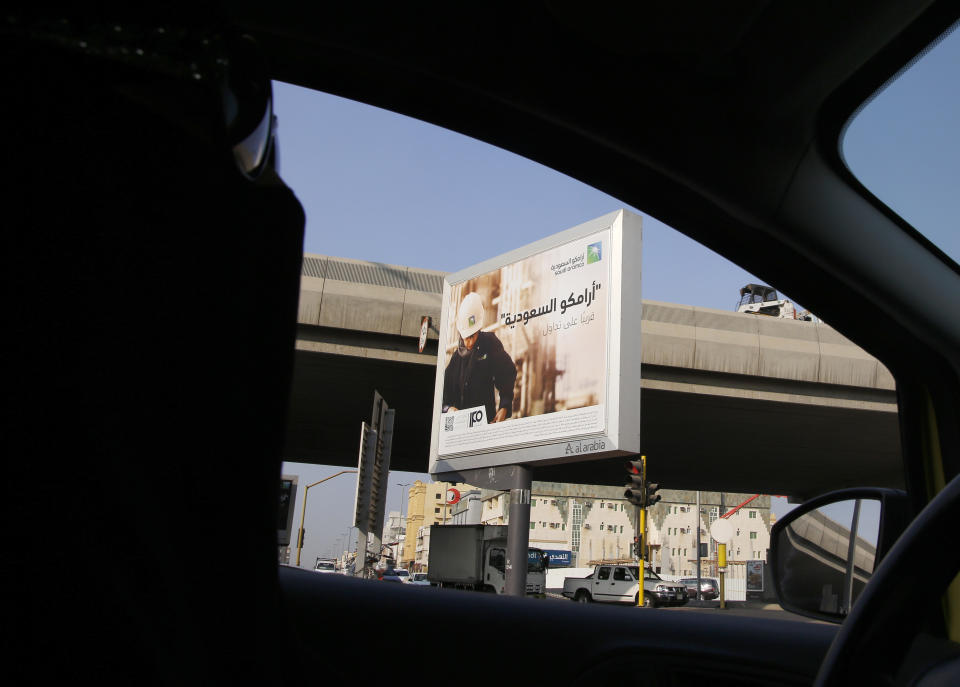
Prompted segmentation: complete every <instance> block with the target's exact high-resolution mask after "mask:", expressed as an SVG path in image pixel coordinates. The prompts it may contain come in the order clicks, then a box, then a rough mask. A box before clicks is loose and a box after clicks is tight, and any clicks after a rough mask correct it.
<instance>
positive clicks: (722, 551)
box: [717, 544, 727, 609]
mask: <svg viewBox="0 0 960 687" xmlns="http://www.w3.org/2000/svg"><path fill="white" fill-rule="evenodd" d="M726 571H727V545H726V544H719V545H718V546H717V572H718V573H719V574H720V608H722V609H726V608H727V595H726V590H725V589H724V586H723V576H724V573H726Z"/></svg>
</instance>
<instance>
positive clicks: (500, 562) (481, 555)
mask: <svg viewBox="0 0 960 687" xmlns="http://www.w3.org/2000/svg"><path fill="white" fill-rule="evenodd" d="M549 560H550V559H549V556H548V555H547V553H546V552H545V551H542V550H541V549H528V554H527V595H528V596H538V597H543V596H544V595H545V594H546V587H547V567H548V565H549ZM506 561H507V526H506V525H433V526H432V527H431V528H430V554H429V558H428V561H427V579H428V580H429V581H430V583H431V584H432V585H436V586H438V587H447V588H451V589H471V590H475V591H481V592H491V593H495V594H503V593H504V589H505V588H506V581H507V575H506Z"/></svg>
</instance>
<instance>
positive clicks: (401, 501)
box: [397, 482, 410, 566]
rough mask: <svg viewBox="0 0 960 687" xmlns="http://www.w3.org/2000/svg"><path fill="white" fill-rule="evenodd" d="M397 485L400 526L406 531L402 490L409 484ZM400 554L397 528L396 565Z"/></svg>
mask: <svg viewBox="0 0 960 687" xmlns="http://www.w3.org/2000/svg"><path fill="white" fill-rule="evenodd" d="M397 486H398V487H400V527H402V528H403V531H404V533H406V531H407V526H406V524H404V522H403V490H404V488H405V487H409V486H410V483H409V482H407V483H406V484H398V485H397ZM400 555H401V552H400V532H399V530H398V531H397V565H398V566H399V565H400Z"/></svg>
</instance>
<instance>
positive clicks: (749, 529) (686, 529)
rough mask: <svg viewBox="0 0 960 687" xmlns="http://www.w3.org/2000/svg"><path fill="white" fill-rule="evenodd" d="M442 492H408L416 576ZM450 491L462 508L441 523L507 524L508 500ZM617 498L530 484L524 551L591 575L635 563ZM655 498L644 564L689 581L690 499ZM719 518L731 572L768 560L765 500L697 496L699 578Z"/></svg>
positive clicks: (409, 557) (693, 560) (424, 488)
mask: <svg viewBox="0 0 960 687" xmlns="http://www.w3.org/2000/svg"><path fill="white" fill-rule="evenodd" d="M449 486H451V485H449V484H447V483H435V484H424V483H420V482H417V483H415V484H414V487H413V488H411V490H410V493H411V498H410V503H409V509H408V513H410V516H409V521H408V531H409V532H411V533H413V532H414V531H416V538H414V537H412V536H411V537H408V538H407V543H406V546H405V548H404V555H403V560H404V561H409V562H410V563H408V564H409V565H412V566H413V567H415V568H416V569H419V570H425V569H426V567H427V562H428V559H429V549H430V545H429V541H430V537H429V528H430V525H432V524H442V523H443V517H442V516H443V514H444V511H445V507H444V506H443V504H442V499H443V495H444V494H445V493H446V489H447V487H449ZM455 486H456V487H457V489H458V490H459V491H460V493H461V501H460V503H458V504H456V505H455V506H453V507H452V508H451V509H450V516H451V517H450V519H449V520H448V521H447V522H449V523H454V522H456V523H460V524H472V523H476V522H480V523H483V524H488V525H507V524H509V513H510V495H509V492H501V491H492V490H488V489H482V490H473V489H472V488H471V487H469V486H466V485H455ZM415 490H416V494H417V496H415V495H414V494H415ZM474 491H476V492H479V493H478V494H474V493H473V492H474ZM623 492H624V489H623V487H609V486H597V485H583V484H561V483H556V482H534V483H533V488H532V492H531V499H530V546H531V547H536V548H541V549H546V550H548V551H552V552H570V555H569V561H570V563H569V565H570V567H580V568H584V567H590V566H593V565H595V564H597V563H599V562H601V561H605V562H614V561H620V562H633V561H636V551H635V548H634V542H635V540H636V537H637V531H636V530H637V524H636V514H637V509H636V508H635V507H634V506H632V505H631V504H630V503H629V502H628V501H627V500H626V499H625V498H624V496H623ZM659 494H660V496H661V500H660V502H659V503H657V504H655V505H654V506H652V507H651V508H650V509H649V510H648V515H647V551H646V552H645V553H646V556H645V560H646V561H648V564H649V565H650V567H651V568H653V570H654V571H656V572H659V573H661V574H663V575H666V576H672V577H682V576H688V575H695V574H696V572H697V521H698V518H697V512H696V511H697V508H696V503H697V492H696V491H682V490H671V489H661V490H660V491H659ZM430 496H432V497H433V498H432V499H430V498H429V497H430ZM478 502H479V505H477V503H478ZM431 510H433V512H432V513H431ZM731 511H732V513H731ZM415 513H417V514H418V515H417V517H418V518H419V520H418V521H417V524H416V530H414V529H413V521H414V514H415ZM478 513H479V519H477V514H478ZM722 514H729V515H728V517H727V519H728V520H729V521H730V522H731V524H732V525H733V531H734V536H733V539H732V541H731V542H730V544H729V545H728V548H727V558H728V561H729V564H730V565H731V566H738V565H745V564H746V562H747V561H749V560H763V561H765V560H766V558H767V551H768V549H769V547H770V527H771V526H772V524H773V517H772V515H771V513H770V497H769V496H766V495H756V494H739V493H721V492H700V516H699V535H700V539H699V541H700V553H701V568H700V569H701V574H702V575H705V576H716V575H717V565H716V555H717V544H716V542H715V541H713V539H711V537H710V526H711V525H712V524H713V522H714V521H715V520H716V519H717V518H719V517H720V516H721V515H722Z"/></svg>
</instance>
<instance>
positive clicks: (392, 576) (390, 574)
mask: <svg viewBox="0 0 960 687" xmlns="http://www.w3.org/2000/svg"><path fill="white" fill-rule="evenodd" d="M404 572H406V570H404ZM377 579H378V580H380V581H381V582H399V583H401V584H403V580H402V579H400V575H398V574H397V571H396V570H394V569H393V568H387V569H386V570H384V571H383V574H382V575H379V576H378V577H377Z"/></svg>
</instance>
